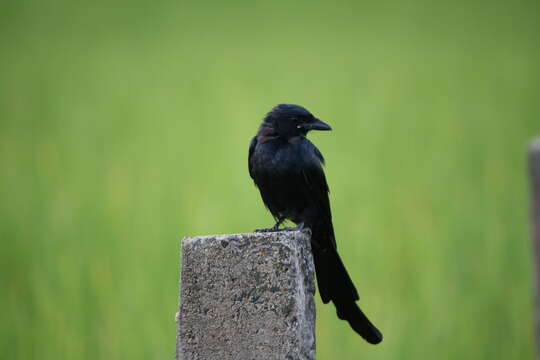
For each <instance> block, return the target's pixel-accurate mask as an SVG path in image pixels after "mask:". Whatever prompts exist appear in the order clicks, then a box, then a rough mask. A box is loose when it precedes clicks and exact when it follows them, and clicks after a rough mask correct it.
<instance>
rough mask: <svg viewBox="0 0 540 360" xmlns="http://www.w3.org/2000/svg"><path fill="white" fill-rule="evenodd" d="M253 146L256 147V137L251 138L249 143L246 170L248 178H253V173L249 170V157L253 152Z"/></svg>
mask: <svg viewBox="0 0 540 360" xmlns="http://www.w3.org/2000/svg"><path fill="white" fill-rule="evenodd" d="M255 146H257V137H256V136H255V137H253V139H251V142H250V143H249V155H248V169H249V176H251V178H252V179H254V178H253V172H252V170H251V156H252V155H253V152H254V151H255Z"/></svg>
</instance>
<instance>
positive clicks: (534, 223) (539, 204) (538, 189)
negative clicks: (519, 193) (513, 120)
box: [529, 138, 540, 359]
mask: <svg viewBox="0 0 540 360" xmlns="http://www.w3.org/2000/svg"><path fill="white" fill-rule="evenodd" d="M529 171H530V176H531V237H532V241H533V248H534V255H535V263H536V266H535V275H536V276H535V280H536V281H535V288H536V316H535V317H536V319H535V327H536V346H537V350H538V351H537V353H538V355H537V358H538V359H540V138H537V139H535V140H534V141H532V142H531V145H530V147H529Z"/></svg>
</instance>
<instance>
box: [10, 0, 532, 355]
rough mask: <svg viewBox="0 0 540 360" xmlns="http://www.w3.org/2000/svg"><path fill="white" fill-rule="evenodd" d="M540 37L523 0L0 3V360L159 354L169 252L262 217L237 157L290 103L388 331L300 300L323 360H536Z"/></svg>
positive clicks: (361, 279) (343, 241)
mask: <svg viewBox="0 0 540 360" xmlns="http://www.w3.org/2000/svg"><path fill="white" fill-rule="evenodd" d="M539 33H540V3H539V2H538V1H537V0H531V1H514V2H511V1H502V0H501V1H487V0H486V1H465V0H463V1H455V2H450V1H449V2H433V1H423V0H414V1H403V2H402V1H395V2H392V1H384V0H383V1H370V2H366V1H349V2H347V1H337V2H319V1H305V2H302V1H295V2H291V1H276V2H271V1H245V2H235V1H233V2H203V1H193V2H180V1H167V0H165V1H140V0H139V1H116V2H106V1H97V2H77V1H75V2H74V1H54V0H53V1H38V0H35V1H32V0H30V1H12V2H2V4H1V5H0V171H1V176H0V194H1V201H0V234H1V240H0V254H1V255H0V256H1V258H0V260H1V261H0V284H1V287H0V289H1V296H0V311H1V312H2V316H1V321H0V339H1V340H0V358H2V359H13V360H15V359H40V360H46V359H55V360H58V359H70V360H78V359H92V360H95V359H171V358H172V357H173V354H174V342H175V323H174V314H175V312H176V307H177V294H178V288H177V280H178V266H179V263H178V252H179V244H180V243H179V241H180V239H181V237H182V236H186V235H198V234H214V233H234V232H248V231H251V230H252V229H255V228H260V227H262V226H269V225H270V224H271V223H272V221H271V217H270V215H269V214H268V213H267V212H266V210H265V209H264V206H263V205H262V201H261V200H260V198H259V194H258V192H257V190H256V188H255V187H254V186H253V184H252V182H251V179H250V178H249V176H248V173H247V148H248V144H249V140H250V138H251V136H253V135H254V133H255V131H256V129H257V126H258V124H259V122H260V120H261V118H262V117H263V116H264V114H265V113H266V112H267V111H268V110H269V109H270V108H271V107H272V106H274V105H275V104H277V103H281V102H288V103H297V104H301V105H304V106H305V107H307V108H308V109H309V110H311V111H312V112H313V113H314V114H315V115H316V116H318V117H320V118H321V119H323V120H324V121H326V122H328V123H330V124H331V125H332V126H333V128H334V131H333V132H329V133H317V134H312V135H311V139H312V140H313V141H314V142H315V143H316V144H317V145H318V146H319V148H320V149H321V151H322V152H323V154H324V155H325V157H326V159H327V168H326V169H327V177H328V181H329V185H330V187H331V190H332V192H331V194H330V198H331V199H330V200H331V202H332V208H333V212H334V218H335V227H336V235H337V240H338V245H339V249H340V250H341V253H342V256H343V258H344V261H345V264H346V265H347V267H348V268H349V269H350V273H351V275H352V277H353V279H354V280H355V282H356V284H357V286H358V288H359V291H360V293H361V305H362V307H363V308H364V309H365V310H366V312H367V313H368V314H369V315H370V317H371V318H372V319H373V321H374V322H375V323H376V324H377V325H378V326H379V327H380V329H381V330H382V331H383V332H384V334H385V341H384V342H383V343H382V344H381V345H378V346H371V345H368V344H366V343H365V342H363V341H362V340H361V339H360V338H359V337H358V336H357V335H355V334H354V333H353V332H352V331H351V330H350V329H349V327H348V325H347V324H346V323H345V322H343V321H339V320H338V319H337V318H336V316H335V311H334V309H333V307H332V306H323V305H322V304H321V303H320V301H319V300H318V299H317V301H318V318H317V346H318V348H317V352H318V359H321V360H323V359H328V360H331V359H346V360H347V359H385V360H387V359H415V360H417V359H490V360H491V359H532V358H533V356H534V346H533V331H532V329H533V310H532V305H533V287H532V263H531V252H530V250H531V246H530V243H529V238H528V235H529V234H528V230H529V228H528V207H529V203H528V188H527V187H528V182H527V177H526V175H527V168H526V162H525V159H526V157H525V152H526V148H527V143H528V142H529V140H530V139H531V138H532V137H533V136H534V135H537V134H539V133H540V120H539V118H540V101H539V95H540V67H539V66H538V64H539V63H540V40H539Z"/></svg>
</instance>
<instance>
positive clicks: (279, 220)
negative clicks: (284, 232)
mask: <svg viewBox="0 0 540 360" xmlns="http://www.w3.org/2000/svg"><path fill="white" fill-rule="evenodd" d="M284 221H285V218H284V217H279V218H278V219H277V222H276V223H275V224H274V226H272V227H271V228H268V229H256V230H255V231H254V232H276V231H280V230H279V226H280V225H281V224H283V222H284Z"/></svg>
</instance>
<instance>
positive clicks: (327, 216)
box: [302, 145, 336, 248]
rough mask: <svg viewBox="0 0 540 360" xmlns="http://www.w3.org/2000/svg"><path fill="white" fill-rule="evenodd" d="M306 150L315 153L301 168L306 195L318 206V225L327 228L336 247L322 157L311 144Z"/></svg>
mask: <svg viewBox="0 0 540 360" xmlns="http://www.w3.org/2000/svg"><path fill="white" fill-rule="evenodd" d="M308 150H309V151H311V153H312V154H313V155H315V157H316V159H315V158H313V157H312V159H313V160H312V161H306V165H305V166H304V167H303V168H302V175H303V178H304V182H305V185H306V186H305V189H306V192H307V193H306V196H308V197H309V198H311V199H313V203H314V205H315V206H316V207H317V208H318V213H319V219H320V221H321V224H319V225H321V226H323V227H324V228H326V229H327V231H328V232H329V236H330V239H331V243H332V245H333V247H334V248H336V242H335V239H334V231H333V226H332V212H331V210H330V201H329V199H328V192H329V189H328V183H327V182H326V176H325V175H324V170H323V168H322V164H323V163H324V158H323V157H322V154H321V153H320V151H319V150H318V149H317V148H316V147H315V146H313V145H311V149H308Z"/></svg>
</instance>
